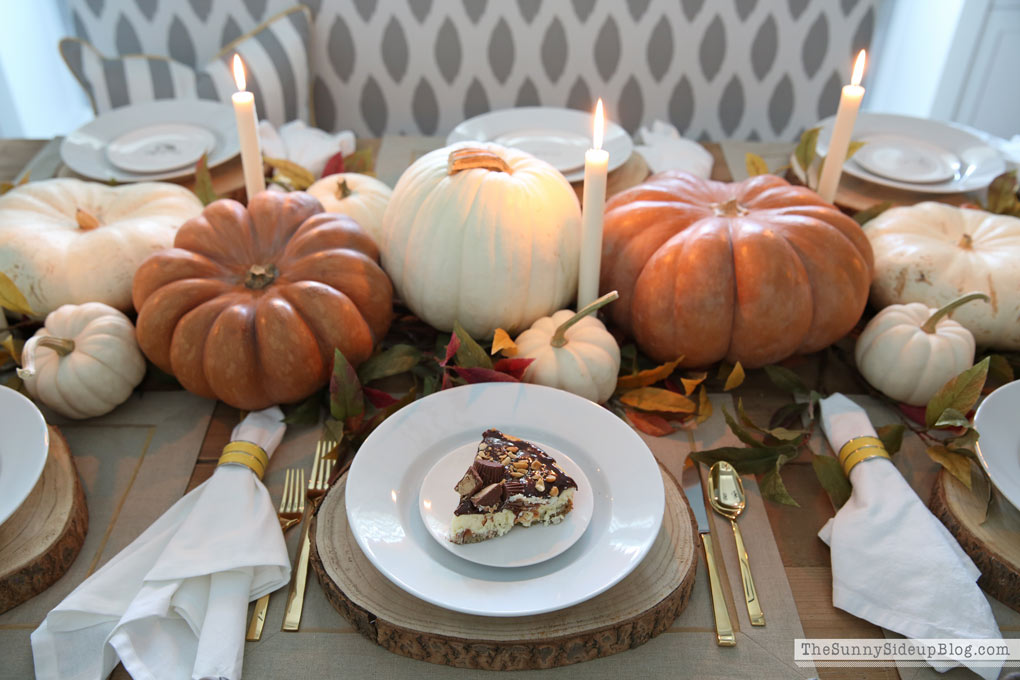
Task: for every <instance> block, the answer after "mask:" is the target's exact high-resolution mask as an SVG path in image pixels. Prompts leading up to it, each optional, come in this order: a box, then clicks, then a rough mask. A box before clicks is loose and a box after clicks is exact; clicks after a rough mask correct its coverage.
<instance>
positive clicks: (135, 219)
mask: <svg viewBox="0 0 1020 680" xmlns="http://www.w3.org/2000/svg"><path fill="white" fill-rule="evenodd" d="M201 212H202V203H201V202H200V201H199V200H198V198H196V197H195V195H194V194H193V193H192V192H190V191H188V190H187V189H185V188H184V187H181V186H178V185H176V184H167V183H162V182H145V183H140V184H129V185H125V186H118V187H111V186H108V185H106V184H99V183H96V182H83V181H80V180H77V179H51V180H45V181H42V182H30V183H28V184H25V185H23V186H20V187H18V188H16V189H12V190H11V191H9V192H7V193H6V194H4V195H3V196H0V271H2V272H3V273H4V274H6V275H7V276H9V277H10V278H11V279H12V280H13V281H14V285H16V286H17V287H18V290H20V291H21V292H22V293H24V295H25V298H26V299H27V300H28V304H29V306H30V307H31V308H32V311H33V312H35V314H36V315H37V317H38V318H43V317H45V316H46V315H47V314H49V313H50V312H52V311H53V310H55V309H56V308H57V307H60V306H61V305H65V304H79V303H82V302H103V303H105V304H108V305H111V306H113V307H116V308H118V309H120V310H123V311H127V310H130V309H131V280H132V278H134V274H135V270H136V269H137V268H138V265H140V264H141V263H142V260H144V259H145V258H146V257H148V256H149V255H151V254H152V253H154V252H155V251H157V250H162V249H164V248H169V247H170V246H171V245H172V244H173V240H174V235H175V234H176V233H177V228H178V227H180V226H181V225H182V224H184V222H186V221H187V220H189V219H191V218H192V217H195V216H196V215H198V214H199V213H201Z"/></svg>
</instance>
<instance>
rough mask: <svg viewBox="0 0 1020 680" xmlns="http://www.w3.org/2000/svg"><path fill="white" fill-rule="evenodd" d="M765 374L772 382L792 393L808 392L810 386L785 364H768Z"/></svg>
mask: <svg viewBox="0 0 1020 680" xmlns="http://www.w3.org/2000/svg"><path fill="white" fill-rule="evenodd" d="M765 375H767V376H768V377H769V380H771V381H772V384H773V385H775V386H776V387H778V388H779V389H781V390H783V391H784V392H789V393H790V394H807V393H808V388H807V386H806V385H805V384H804V381H803V380H801V379H800V376H799V375H797V374H796V373H794V372H793V371H791V370H790V369H788V368H786V367H784V366H777V365H772V366H766V367H765Z"/></svg>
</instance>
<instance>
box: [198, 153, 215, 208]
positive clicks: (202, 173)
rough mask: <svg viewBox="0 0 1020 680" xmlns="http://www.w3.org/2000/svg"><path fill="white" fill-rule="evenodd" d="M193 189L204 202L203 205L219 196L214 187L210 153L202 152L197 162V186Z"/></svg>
mask: <svg viewBox="0 0 1020 680" xmlns="http://www.w3.org/2000/svg"><path fill="white" fill-rule="evenodd" d="M192 191H194V192H195V195H196V196H198V200H199V201H201V202H202V205H209V204H210V203H212V202H213V201H215V200H216V199H218V198H219V196H217V195H216V190H215V189H213V183H212V173H211V172H209V158H208V154H202V156H201V158H199V159H198V162H197V163H195V188H194V189H192Z"/></svg>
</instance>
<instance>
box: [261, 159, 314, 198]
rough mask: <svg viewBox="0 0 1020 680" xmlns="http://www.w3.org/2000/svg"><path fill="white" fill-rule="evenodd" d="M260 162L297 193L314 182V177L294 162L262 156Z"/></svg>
mask: <svg viewBox="0 0 1020 680" xmlns="http://www.w3.org/2000/svg"><path fill="white" fill-rule="evenodd" d="M262 161H263V162H264V163H265V164H266V165H268V166H269V167H271V168H273V169H274V170H276V172H278V173H280V174H281V175H282V176H283V178H284V179H285V180H287V182H289V183H290V185H291V186H292V187H294V189H295V190H297V191H304V190H305V189H307V188H308V187H310V186H312V183H313V182H315V175H313V174H312V173H311V172H309V171H308V170H306V169H305V168H303V167H301V166H300V165H298V164H297V163H295V162H294V161H288V160H287V159H286V158H270V157H269V156H264V157H263V158H262Z"/></svg>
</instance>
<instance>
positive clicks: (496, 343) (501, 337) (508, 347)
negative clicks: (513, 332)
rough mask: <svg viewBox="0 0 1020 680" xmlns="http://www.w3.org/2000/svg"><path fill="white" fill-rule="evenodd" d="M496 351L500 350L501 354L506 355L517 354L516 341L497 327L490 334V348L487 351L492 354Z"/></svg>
mask: <svg viewBox="0 0 1020 680" xmlns="http://www.w3.org/2000/svg"><path fill="white" fill-rule="evenodd" d="M496 352H502V353H503V356H507V357H515V356H517V343H515V342H514V341H513V338H511V337H510V334H509V333H507V332H506V331H505V330H503V329H502V328H497V329H496V332H495V333H494V334H493V336H492V349H491V350H490V351H489V354H493V355H494V354H496Z"/></svg>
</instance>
